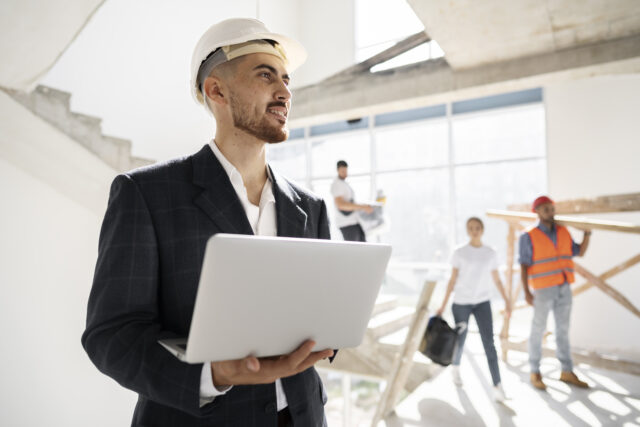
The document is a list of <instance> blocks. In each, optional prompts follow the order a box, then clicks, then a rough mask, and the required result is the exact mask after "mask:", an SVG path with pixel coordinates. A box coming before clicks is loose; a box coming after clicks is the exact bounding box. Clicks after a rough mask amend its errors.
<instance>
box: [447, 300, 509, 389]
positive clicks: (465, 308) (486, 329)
mask: <svg viewBox="0 0 640 427" xmlns="http://www.w3.org/2000/svg"><path fill="white" fill-rule="evenodd" d="M451 309H452V310H453V318H454V319H455V322H456V324H458V323H460V322H465V323H467V324H468V323H469V317H471V314H473V317H475V318H476V323H477V324H478V329H479V330H480V338H482V345H483V346H484V352H485V354H486V355H487V363H488V364H489V371H490V372H491V379H492V380H493V385H498V384H500V368H499V367H498V354H497V353H496V347H495V346H494V345H493V316H492V315H491V303H490V302H489V301H485V302H481V303H480V304H455V303H454V304H453V305H452V306H451ZM467 330H468V328H465V329H464V331H463V332H462V333H461V334H460V336H459V337H458V348H457V350H456V354H455V355H454V357H453V364H454V365H460V358H462V349H463V348H464V341H465V339H466V338H467Z"/></svg>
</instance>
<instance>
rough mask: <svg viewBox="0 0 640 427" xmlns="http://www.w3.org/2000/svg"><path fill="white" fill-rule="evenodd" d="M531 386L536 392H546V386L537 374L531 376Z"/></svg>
mask: <svg viewBox="0 0 640 427" xmlns="http://www.w3.org/2000/svg"><path fill="white" fill-rule="evenodd" d="M531 384H532V385H533V386H534V387H535V388H537V389H538V390H546V389H547V386H546V385H545V384H544V383H543V382H542V375H540V374H539V373H536V374H533V373H532V374H531Z"/></svg>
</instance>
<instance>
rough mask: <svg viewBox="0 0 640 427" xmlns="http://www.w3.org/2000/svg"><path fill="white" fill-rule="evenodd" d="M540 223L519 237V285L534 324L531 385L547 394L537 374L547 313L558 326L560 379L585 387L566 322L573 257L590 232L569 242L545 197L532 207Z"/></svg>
mask: <svg viewBox="0 0 640 427" xmlns="http://www.w3.org/2000/svg"><path fill="white" fill-rule="evenodd" d="M532 211H533V212H535V213H537V214H538V218H539V222H538V224H537V225H536V226H534V227H532V228H530V229H528V230H527V231H526V232H525V233H523V234H522V235H521V236H520V245H519V246H520V266H521V276H522V286H523V288H524V293H525V298H526V300H527V303H529V304H531V305H533V321H532V324H531V333H530V335H529V365H530V367H531V384H532V385H533V386H534V387H535V388H537V389H539V390H545V389H546V385H545V384H544V382H543V381H542V376H541V375H540V359H541V358H542V336H543V334H544V332H545V329H546V326H547V317H548V315H549V311H550V310H553V315H554V318H555V324H556V356H557V357H558V360H560V363H561V365H562V373H561V374H560V380H561V381H564V382H566V383H569V384H573V385H575V386H578V387H581V388H588V387H589V385H588V384H587V383H586V382H584V381H582V380H580V379H579V378H578V377H577V376H576V374H575V373H574V372H573V362H572V360H571V347H570V345H569V323H570V318H571V300H572V296H571V287H570V284H571V283H573V281H574V275H573V260H572V258H573V257H574V256H583V255H584V254H585V252H586V251H587V247H588V246H589V236H590V235H591V231H589V230H587V231H584V238H583V239H582V243H581V244H577V243H575V242H574V241H573V239H572V238H571V234H569V230H567V228H566V227H563V226H561V225H558V224H556V222H555V220H554V215H555V205H554V203H553V201H552V200H551V199H550V198H549V197H547V196H541V197H538V198H537V199H536V200H535V201H534V202H533V205H532Z"/></svg>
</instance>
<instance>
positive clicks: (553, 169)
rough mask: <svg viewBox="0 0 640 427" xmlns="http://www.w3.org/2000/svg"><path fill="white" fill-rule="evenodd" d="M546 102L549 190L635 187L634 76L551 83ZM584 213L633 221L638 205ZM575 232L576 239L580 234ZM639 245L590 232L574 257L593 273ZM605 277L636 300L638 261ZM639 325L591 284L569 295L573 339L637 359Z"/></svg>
mask: <svg viewBox="0 0 640 427" xmlns="http://www.w3.org/2000/svg"><path fill="white" fill-rule="evenodd" d="M545 104H546V108H547V144H548V173H549V190H550V194H551V196H552V197H554V198H556V199H558V200H560V199H572V198H580V197H595V196H600V195H610V194H620V193H630V192H640V166H639V162H640V143H639V140H640V116H639V112H640V75H629V76H608V77H600V78H592V79H586V80H580V81H574V82H568V83H561V84H556V85H551V86H548V87H546V88H545ZM587 216H588V217H590V218H598V219H607V220H618V221H625V222H630V223H634V224H640V212H630V213H617V214H591V215H587ZM574 237H575V239H576V240H577V241H580V240H581V238H582V237H581V233H575V234H574ZM638 252H640V236H638V235H629V234H622V233H613V232H606V231H595V232H594V234H593V236H592V242H591V246H590V248H589V251H588V252H587V254H586V256H585V257H584V258H583V259H582V260H580V259H578V262H581V263H582V264H583V265H584V266H585V267H586V268H587V269H589V270H591V271H592V272H594V273H596V274H600V273H602V272H603V271H605V270H607V269H609V268H610V267H612V266H614V265H616V264H619V263H620V262H622V261H624V260H626V259H628V258H630V257H631V256H633V255H636V254H638ZM579 283H582V280H581V279H578V284H579ZM608 283H609V284H610V285H612V286H613V287H614V288H616V289H617V290H618V291H620V292H621V293H622V294H624V295H625V296H626V297H627V298H628V299H629V300H630V301H631V302H632V303H633V304H634V305H635V306H636V307H640V286H638V285H639V284H640V265H636V266H635V267H632V268H631V269H629V270H627V271H626V272H624V273H622V274H620V275H618V276H615V277H613V278H611V279H609V280H608ZM639 327H640V319H639V318H638V317H636V316H634V315H633V314H631V313H630V312H629V311H628V310H626V309H624V308H623V307H622V306H620V305H619V304H617V303H616V302H615V301H614V300H613V299H611V298H610V297H609V296H607V295H605V294H604V293H603V292H601V291H599V290H598V289H596V288H592V289H591V290H589V291H587V292H586V293H584V294H582V295H580V296H579V297H577V298H576V299H575V300H574V306H573V316H572V326H571V341H572V345H573V346H576V347H581V348H585V349H590V350H595V351H599V352H602V353H610V354H611V353H613V354H616V355H619V356H621V357H623V358H626V359H629V360H634V361H639V362H640V340H638V333H637V331H638V328H639Z"/></svg>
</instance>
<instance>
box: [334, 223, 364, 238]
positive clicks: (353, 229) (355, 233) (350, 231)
mask: <svg viewBox="0 0 640 427" xmlns="http://www.w3.org/2000/svg"><path fill="white" fill-rule="evenodd" d="M340 232H341V233H342V237H343V238H344V240H349V241H351V242H366V239H365V238H364V230H363V229H362V227H360V224H354V225H348V226H346V227H342V228H341V229H340Z"/></svg>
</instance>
